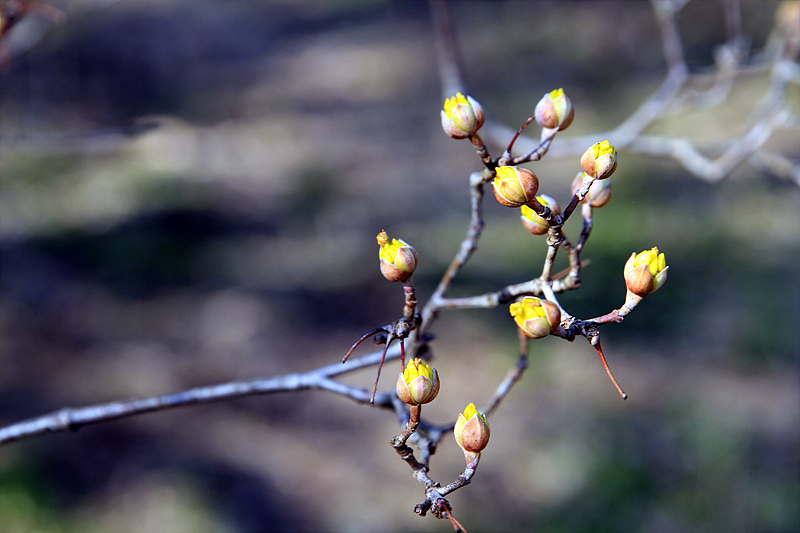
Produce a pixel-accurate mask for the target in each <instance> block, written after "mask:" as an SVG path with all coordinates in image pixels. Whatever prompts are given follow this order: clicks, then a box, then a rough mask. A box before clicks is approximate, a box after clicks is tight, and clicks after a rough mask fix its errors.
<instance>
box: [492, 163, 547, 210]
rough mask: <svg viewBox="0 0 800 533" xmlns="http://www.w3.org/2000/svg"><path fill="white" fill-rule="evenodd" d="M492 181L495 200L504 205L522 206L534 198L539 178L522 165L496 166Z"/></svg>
mask: <svg viewBox="0 0 800 533" xmlns="http://www.w3.org/2000/svg"><path fill="white" fill-rule="evenodd" d="M496 172H497V175H496V176H495V178H494V181H492V189H493V190H494V196H495V198H497V201H498V202H500V203H501V204H503V205H504V206H506V207H522V206H523V205H525V204H527V203H528V202H530V201H531V200H532V199H534V198H536V191H538V190H539V178H537V177H536V174H534V173H533V172H531V171H530V170H528V169H527V168H522V167H498V168H497V171H496Z"/></svg>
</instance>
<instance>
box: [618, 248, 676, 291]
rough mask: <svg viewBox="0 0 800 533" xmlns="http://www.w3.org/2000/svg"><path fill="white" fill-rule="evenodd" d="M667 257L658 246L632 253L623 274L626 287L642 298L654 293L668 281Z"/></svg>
mask: <svg viewBox="0 0 800 533" xmlns="http://www.w3.org/2000/svg"><path fill="white" fill-rule="evenodd" d="M668 271H669V267H668V266H667V262H666V259H665V258H664V254H663V253H659V252H658V248H657V247H653V248H652V249H650V250H645V251H644V252H640V253H638V254H637V253H635V252H634V253H632V254H631V256H630V258H629V259H628V261H627V262H626V263H625V268H624V270H623V274H624V276H625V287H627V289H628V290H629V291H630V292H632V293H633V294H635V295H636V296H639V297H641V298H644V297H645V296H647V295H649V294H653V293H654V292H656V291H657V290H658V289H660V288H661V286H662V285H664V282H665V281H667V272H668Z"/></svg>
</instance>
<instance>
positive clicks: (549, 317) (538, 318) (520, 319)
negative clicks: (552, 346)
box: [509, 296, 561, 339]
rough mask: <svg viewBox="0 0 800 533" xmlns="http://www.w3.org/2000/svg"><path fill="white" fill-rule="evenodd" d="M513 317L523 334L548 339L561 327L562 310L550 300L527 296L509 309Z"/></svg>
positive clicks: (533, 337)
mask: <svg viewBox="0 0 800 533" xmlns="http://www.w3.org/2000/svg"><path fill="white" fill-rule="evenodd" d="M509 312H510V313H511V316H512V317H514V321H515V322H516V323H517V326H519V328H520V329H521V330H522V332H523V333H524V334H525V335H526V336H528V337H530V338H532V339H541V338H543V337H547V336H548V335H550V333H552V332H553V330H554V329H556V328H558V327H560V325H561V309H559V307H558V305H556V304H554V303H553V302H551V301H548V300H542V299H540V298H536V297H534V296H526V297H525V298H523V299H522V301H521V302H514V303H512V304H511V307H509Z"/></svg>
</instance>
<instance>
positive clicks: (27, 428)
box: [0, 345, 400, 445]
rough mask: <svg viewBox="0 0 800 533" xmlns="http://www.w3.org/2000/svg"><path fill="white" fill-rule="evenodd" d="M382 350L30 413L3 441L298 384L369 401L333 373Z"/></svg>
mask: <svg viewBox="0 0 800 533" xmlns="http://www.w3.org/2000/svg"><path fill="white" fill-rule="evenodd" d="M382 355H383V352H382V351H378V352H374V353H371V354H368V355H365V356H363V357H359V358H357V359H353V360H350V361H348V362H347V363H345V364H340V363H335V364H332V365H327V366H323V367H320V368H317V369H314V370H310V371H308V372H305V373H296V374H287V375H285V376H280V377H276V378H271V379H254V380H250V381H234V382H231V383H221V384H219V385H210V386H207V387H196V388H193V389H189V390H185V391H181V392H176V393H172V394H163V395H159V396H152V397H149V398H139V399H132V400H123V401H116V402H109V403H103V404H97V405H90V406H87V407H79V408H69V407H65V408H63V409H61V410H59V411H54V412H52V413H50V414H46V415H43V416H39V417H36V418H31V419H28V420H24V421H22V422H18V423H16V424H12V425H9V426H6V427H3V428H0V445H2V444H6V443H9V442H13V441H17V440H22V439H26V438H30V437H35V436H38V435H42V434H44V433H55V432H61V431H69V430H75V429H79V428H81V427H83V426H87V425H90V424H98V423H100V422H108V421H111V420H117V419H119V418H127V417H130V416H136V415H141V414H145V413H152V412H156V411H165V410H167V409H174V408H176V407H187V406H190V405H202V404H207V403H211V402H218V401H221V400H229V399H232V398H243V397H245V396H255V395H262V394H273V393H277V392H287V391H298V390H326V391H329V392H333V393H335V394H339V395H341V396H344V397H345V398H350V399H351V400H354V401H356V402H358V403H363V404H367V403H370V396H371V394H370V392H369V391H367V390H366V389H361V388H358V387H353V386H350V385H345V384H343V383H340V382H338V381H335V380H333V379H332V378H334V377H336V376H339V375H342V374H347V373H350V372H354V371H356V370H360V369H362V368H365V367H369V366H374V365H376V364H378V362H379V361H380V360H381V356H382ZM399 357H400V348H399V346H397V345H395V346H394V347H392V348H391V349H390V350H389V351H388V353H387V354H386V358H387V359H389V360H393V359H397V358H399ZM392 396H394V394H393V393H391V394H390V393H382V394H378V395H377V396H376V398H375V405H376V406H379V407H382V408H385V409H393V408H394V407H393V405H392Z"/></svg>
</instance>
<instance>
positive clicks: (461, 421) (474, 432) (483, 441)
mask: <svg viewBox="0 0 800 533" xmlns="http://www.w3.org/2000/svg"><path fill="white" fill-rule="evenodd" d="M453 433H454V435H455V437H456V442H457V443H458V445H459V447H461V449H462V450H464V452H465V453H466V452H470V453H473V454H474V453H478V452H481V451H482V450H483V449H484V448H486V445H487V444H489V436H490V430H489V422H487V421H486V415H484V414H482V413H479V412H478V410H477V409H476V408H475V404H474V403H471V404H469V405H468V406H467V408H466V409H464V412H463V413H459V415H458V420H457V421H456V427H455V429H454V430H453Z"/></svg>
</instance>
